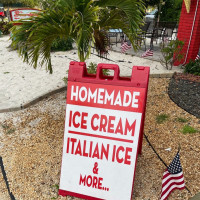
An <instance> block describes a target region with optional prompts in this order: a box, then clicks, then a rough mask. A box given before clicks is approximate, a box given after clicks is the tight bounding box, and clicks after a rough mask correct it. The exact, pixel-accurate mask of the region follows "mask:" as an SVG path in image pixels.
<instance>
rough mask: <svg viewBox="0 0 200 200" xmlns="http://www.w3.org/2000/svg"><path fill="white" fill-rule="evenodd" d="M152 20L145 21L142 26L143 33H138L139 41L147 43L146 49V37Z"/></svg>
mask: <svg viewBox="0 0 200 200" xmlns="http://www.w3.org/2000/svg"><path fill="white" fill-rule="evenodd" d="M150 24H151V22H145V24H144V25H143V26H142V27H141V33H138V43H140V46H141V43H142V41H143V43H144V45H145V50H146V37H147V34H148V29H149V26H150Z"/></svg>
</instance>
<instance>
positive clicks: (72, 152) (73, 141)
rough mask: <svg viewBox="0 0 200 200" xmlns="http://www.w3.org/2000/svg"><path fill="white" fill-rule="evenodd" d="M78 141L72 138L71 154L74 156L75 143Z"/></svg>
mask: <svg viewBox="0 0 200 200" xmlns="http://www.w3.org/2000/svg"><path fill="white" fill-rule="evenodd" d="M76 141H77V139H76V138H71V142H72V151H71V154H74V143H75V142H76Z"/></svg>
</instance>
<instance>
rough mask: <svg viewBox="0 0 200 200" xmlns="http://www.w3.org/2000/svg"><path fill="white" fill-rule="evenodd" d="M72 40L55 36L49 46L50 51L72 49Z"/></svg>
mask: <svg viewBox="0 0 200 200" xmlns="http://www.w3.org/2000/svg"><path fill="white" fill-rule="evenodd" d="M72 43H73V40H72V39H70V38H68V39H65V38H56V39H55V40H54V41H53V43H52V46H51V50H52V51H68V50H71V49H73V47H72Z"/></svg>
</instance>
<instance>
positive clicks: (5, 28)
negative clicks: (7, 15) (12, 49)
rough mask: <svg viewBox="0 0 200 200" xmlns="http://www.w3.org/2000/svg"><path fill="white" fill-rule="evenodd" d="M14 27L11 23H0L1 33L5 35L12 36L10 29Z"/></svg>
mask: <svg viewBox="0 0 200 200" xmlns="http://www.w3.org/2000/svg"><path fill="white" fill-rule="evenodd" d="M12 27H13V24H12V23H11V22H0V31H1V32H2V33H3V35H8V34H10V29H11V28H12Z"/></svg>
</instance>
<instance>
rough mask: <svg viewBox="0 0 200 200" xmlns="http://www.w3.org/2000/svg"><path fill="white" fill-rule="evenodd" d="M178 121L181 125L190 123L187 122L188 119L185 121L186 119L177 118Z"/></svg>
mask: <svg viewBox="0 0 200 200" xmlns="http://www.w3.org/2000/svg"><path fill="white" fill-rule="evenodd" d="M176 120H177V121H178V122H181V123H185V122H188V120H187V119H185V118H182V117H177V118H176Z"/></svg>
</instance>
